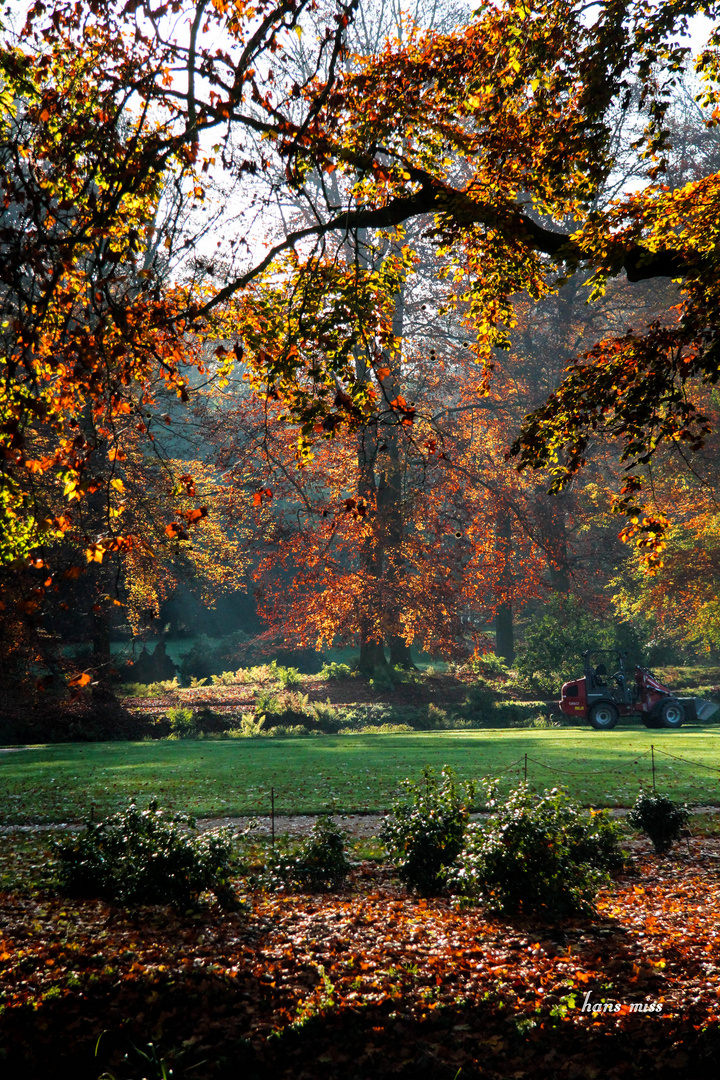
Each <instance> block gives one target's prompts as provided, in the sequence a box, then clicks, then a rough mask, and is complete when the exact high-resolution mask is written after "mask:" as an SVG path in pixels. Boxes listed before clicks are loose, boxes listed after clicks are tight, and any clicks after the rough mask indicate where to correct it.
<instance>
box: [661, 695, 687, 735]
mask: <svg viewBox="0 0 720 1080" xmlns="http://www.w3.org/2000/svg"><path fill="white" fill-rule="evenodd" d="M684 719H685V710H684V709H683V707H682V705H681V704H680V702H679V701H676V699H675V698H667V699H666V700H665V701H663V702H662V704H661V705H660V708H659V709H658V720H659V721H660V727H664V728H679V727H682V722H683V720H684Z"/></svg>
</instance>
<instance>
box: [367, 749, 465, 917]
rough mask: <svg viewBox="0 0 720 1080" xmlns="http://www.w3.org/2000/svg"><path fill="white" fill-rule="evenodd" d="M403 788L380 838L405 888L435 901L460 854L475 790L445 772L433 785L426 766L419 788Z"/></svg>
mask: <svg viewBox="0 0 720 1080" xmlns="http://www.w3.org/2000/svg"><path fill="white" fill-rule="evenodd" d="M403 786H404V788H405V791H406V797H405V798H401V799H399V800H398V801H397V802H396V803H395V804H394V805H393V807H392V815H391V816H389V817H386V818H385V819H384V820H383V823H382V828H381V830H380V838H381V840H382V841H383V843H384V844H385V847H386V848H387V851H388V853H389V855H390V858H391V859H392V861H393V863H394V865H395V866H396V867H397V870H398V873H399V874H400V877H401V878H402V880H403V881H404V882H405V884H406V885H407V886H408V888H410V889H413V890H415V891H416V892H419V893H420V894H421V895H423V896H437V895H439V894H440V893H441V892H443V891H444V888H445V879H444V876H443V871H444V870H445V869H446V868H447V867H449V866H450V865H451V863H452V862H453V861H454V860H455V858H456V857H457V855H458V854H459V853H460V851H461V850H462V846H463V837H464V834H465V826H466V825H467V821H468V817H469V814H470V806H471V804H472V800H473V798H474V795H475V788H474V785H473V784H472V783H469V784H458V783H457V782H456V780H455V774H454V773H453V771H452V769H450V768H448V767H445V768H444V769H443V770H442V773H441V775H440V778H439V779H438V777H437V775H436V774H435V772H434V770H433V769H431V768H429V767H428V766H426V767H425V769H423V778H422V780H421V781H420V782H419V783H412V782H411V781H409V780H406V781H405V782H404V784H403Z"/></svg>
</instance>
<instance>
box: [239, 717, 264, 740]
mask: <svg viewBox="0 0 720 1080" xmlns="http://www.w3.org/2000/svg"><path fill="white" fill-rule="evenodd" d="M265 719H266V717H265V713H243V714H242V716H241V717H240V727H239V728H236V729H235V730H236V737H237V736H240V737H241V738H243V739H257V738H258V737H259V736H260V735H262V734H263V727H264V726H265Z"/></svg>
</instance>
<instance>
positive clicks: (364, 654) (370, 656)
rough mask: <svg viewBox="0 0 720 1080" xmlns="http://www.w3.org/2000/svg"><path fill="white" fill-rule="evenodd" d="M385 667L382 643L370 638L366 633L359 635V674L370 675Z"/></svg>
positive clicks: (385, 661)
mask: <svg viewBox="0 0 720 1080" xmlns="http://www.w3.org/2000/svg"><path fill="white" fill-rule="evenodd" d="M384 667H387V660H386V659H385V650H384V648H383V644H382V641H378V640H377V639H375V638H372V637H371V636H370V635H369V634H368V633H366V634H363V633H362V631H361V633H360V672H361V673H362V674H363V675H372V673H373V671H375V670H376V669H377V668H384Z"/></svg>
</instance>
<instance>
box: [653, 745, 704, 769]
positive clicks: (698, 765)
mask: <svg viewBox="0 0 720 1080" xmlns="http://www.w3.org/2000/svg"><path fill="white" fill-rule="evenodd" d="M655 753H656V754H664V755H665V757H671V758H674V759H675V761H685V762H686V763H687V764H688V765H695V767H696V768H698V769H708V770H709V771H710V772H716V773H720V769H718V768H717V767H716V766H715V765H703V763H702V761H691V760H690V758H686V757H680V755H679V754H671V753H670V751H669V750H658V748H657V746H656V747H655Z"/></svg>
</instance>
